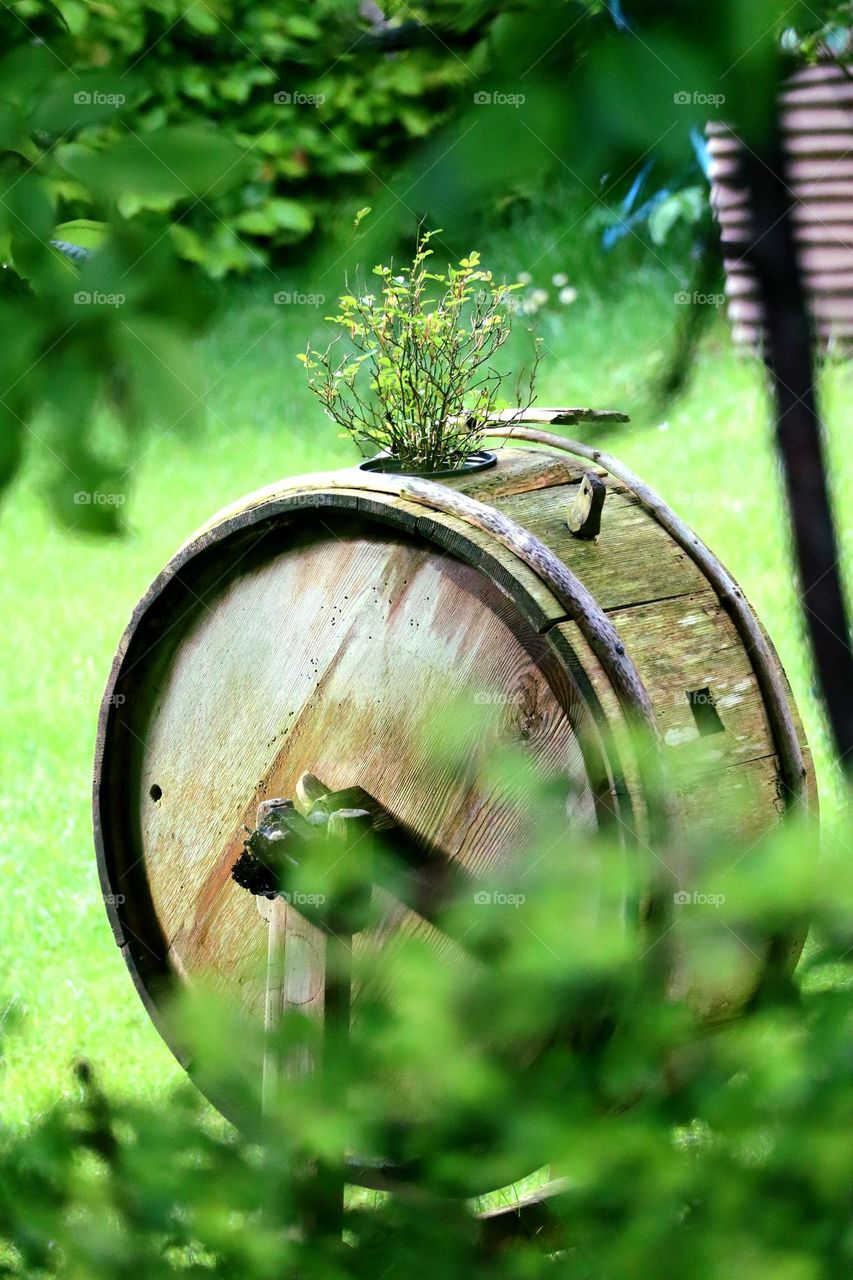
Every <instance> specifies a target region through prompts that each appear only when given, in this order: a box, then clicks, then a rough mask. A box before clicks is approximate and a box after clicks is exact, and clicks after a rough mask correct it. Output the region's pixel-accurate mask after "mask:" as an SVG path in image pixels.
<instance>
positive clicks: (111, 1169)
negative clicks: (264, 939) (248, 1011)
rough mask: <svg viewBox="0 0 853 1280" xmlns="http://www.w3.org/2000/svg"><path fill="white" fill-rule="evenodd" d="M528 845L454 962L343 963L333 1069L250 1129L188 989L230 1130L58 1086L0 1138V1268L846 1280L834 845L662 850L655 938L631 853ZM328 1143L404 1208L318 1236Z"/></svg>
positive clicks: (230, 1070) (840, 967)
mask: <svg viewBox="0 0 853 1280" xmlns="http://www.w3.org/2000/svg"><path fill="white" fill-rule="evenodd" d="M542 803H543V806H544V809H546V810H547V812H548V820H549V821H550V820H551V819H553V818H554V814H555V813H557V814H558V813H559V805H560V803H561V802H560V800H559V797H558V796H557V794H556V792H555V794H554V795H553V796H551V797H545V798H544V799H543V802H542ZM546 831H547V823H545V822H543V825H542V829H541V831H540V832H539V838H540V840H541V841H542V842H540V843H534V844H532V845H531V847H530V848H529V849H528V850H526V851H525V856H524V858H523V859H522V860H521V861H520V862H519V864H518V865H519V867H523V871H522V873H521V874H519V870H518V868H517V869H516V871H515V873H512V872H508V873H507V874H506V875H505V876H504V877H503V878H502V879H501V880H497V881H482V882H480V883H479V885H478V889H477V892H476V894H474V895H471V894H469V895H468V896H467V898H466V899H465V900H459V901H458V902H456V903H455V904H454V905H453V906H452V907H451V908H450V909H449V910H448V911H447V912H446V913H445V914H444V915H443V916H442V918H441V921H440V927H441V929H442V931H443V932H445V933H446V934H447V935H449V937H450V938H452V939H454V940H455V943H454V947H455V948H456V950H455V951H454V950H453V949H450V950H449V949H448V947H447V945H446V944H445V945H444V946H443V948H441V949H437V948H436V945H435V943H434V941H433V940H432V939H431V937H430V936H429V935H428V934H425V933H424V931H423V930H421V931H420V932H419V933H418V934H415V935H411V936H409V937H408V938H407V939H406V940H405V941H399V942H396V943H395V944H394V945H393V946H391V945H386V946H384V947H382V948H381V949H374V950H371V949H369V948H367V947H363V948H360V949H357V951H356V953H355V961H354V963H355V978H356V983H357V985H358V987H359V992H360V994H359V996H358V999H357V1003H356V1016H355V1020H354V1024H353V1030H352V1039H351V1043H350V1045H349V1047H348V1050H347V1052H346V1053H345V1054H341V1055H340V1056H338V1057H335V1058H334V1059H331V1060H329V1061H328V1062H327V1066H326V1069H325V1070H324V1071H322V1072H320V1071H318V1072H315V1073H313V1074H310V1075H307V1076H302V1077H300V1078H294V1079H291V1080H290V1081H289V1082H288V1084H287V1085H286V1087H284V1088H282V1089H281V1090H280V1093H279V1094H278V1096H277V1097H276V1098H275V1099H274V1102H273V1105H272V1106H271V1107H270V1108H269V1110H268V1111H267V1114H266V1115H265V1116H263V1117H262V1115H261V1107H260V1071H259V1068H258V1062H259V1061H260V1056H261V1051H262V1047H263V1046H262V1044H261V1040H260V1036H259V1033H258V1031H257V1028H256V1026H255V1025H252V1024H248V1025H247V1024H246V1023H245V1021H244V1020H243V1019H242V1018H241V1015H240V1014H239V1013H237V1012H236V1011H235V1010H233V1009H227V1008H225V1007H223V1005H222V1004H221V1002H219V1001H216V1000H213V999H212V998H210V997H208V998H206V999H202V998H200V997H198V996H196V997H195V998H193V999H192V1000H189V999H187V1000H185V1001H184V1002H182V1003H181V1004H179V1005H178V1006H177V1007H176V1008H175V1009H173V1011H172V1014H171V1015H170V1016H171V1019H172V1020H173V1022H174V1024H175V1025H180V1028H181V1037H182V1040H183V1043H184V1045H185V1047H186V1046H187V1045H189V1046H191V1049H192V1058H193V1063H194V1071H195V1076H196V1079H197V1081H198V1083H199V1084H200V1085H202V1087H203V1088H204V1089H205V1090H206V1091H207V1093H208V1094H209V1095H211V1096H218V1097H225V1098H227V1099H228V1100H229V1109H230V1111H231V1112H232V1114H235V1115H236V1116H237V1118H238V1119H239V1122H240V1128H239V1131H238V1130H232V1129H230V1128H227V1127H226V1126H224V1124H223V1123H222V1122H221V1121H218V1120H216V1119H214V1118H212V1117H211V1115H210V1113H209V1111H208V1110H207V1109H206V1108H205V1107H204V1105H203V1104H202V1103H201V1101H200V1099H199V1098H198V1096H197V1095H195V1093H194V1092H193V1091H192V1090H191V1089H185V1090H182V1091H180V1092H179V1093H178V1094H177V1095H176V1096H175V1097H174V1098H173V1099H172V1100H171V1103H170V1104H169V1105H168V1106H165V1107H164V1106H158V1107H157V1108H156V1109H154V1108H149V1107H145V1106H140V1105H137V1104H136V1103H134V1102H132V1101H128V1100H126V1099H125V1100H113V1099H108V1098H107V1097H105V1096H104V1095H103V1094H102V1092H101V1091H100V1090H99V1088H98V1086H97V1083H96V1082H95V1081H94V1080H93V1079H92V1073H91V1070H90V1069H89V1068H86V1067H81V1068H80V1069H79V1071H78V1083H77V1087H76V1090H75V1091H74V1092H75V1096H74V1097H73V1098H71V1099H70V1101H68V1102H65V1103H62V1104H58V1105H57V1106H56V1107H55V1108H54V1109H53V1110H52V1111H51V1112H49V1113H48V1114H46V1115H44V1116H43V1117H42V1118H41V1119H40V1120H39V1121H37V1122H36V1123H35V1124H34V1125H33V1126H32V1128H31V1129H29V1130H28V1131H27V1132H25V1133H21V1132H6V1133H4V1134H2V1135H0V1272H2V1274H4V1275H8V1276H14V1277H22V1278H23V1277H25V1278H26V1280H38V1278H39V1277H46V1276H62V1277H68V1278H74V1280H76V1278H77V1277H84V1276H85V1277H87V1280H90V1278H91V1280H107V1278H110V1280H113V1278H116V1280H118V1277H124V1276H126V1275H127V1274H133V1275H138V1276H140V1277H143V1278H145V1280H147V1278H149V1277H152V1278H154V1277H157V1278H158V1280H159V1278H160V1277H167V1276H172V1275H182V1276H222V1277H226V1276H227V1277H236V1276H240V1277H243V1280H273V1277H276V1278H278V1277H281V1276H285V1275H298V1276H300V1277H317V1278H319V1277H329V1278H332V1277H336V1278H337V1277H365V1280H367V1278H368V1277H369V1278H370V1280H375V1277H376V1276H384V1277H395V1276H400V1277H405V1278H406V1280H418V1278H419V1277H424V1280H426V1277H430V1278H431V1277H434V1276H441V1277H443V1278H446V1280H453V1278H454V1277H459V1280H469V1278H470V1277H479V1276H482V1277H486V1276H488V1277H490V1280H494V1278H495V1277H497V1278H498V1280H500V1278H503V1277H505V1278H506V1280H510V1278H512V1280H520V1278H521V1277H538V1276H546V1275H548V1276H566V1277H571V1280H634V1277H636V1276H637V1275H646V1274H649V1275H655V1276H658V1275H659V1276H666V1277H671V1278H672V1280H681V1278H682V1277H683V1280H696V1277H697V1276H701V1277H703V1280H729V1278H730V1277H731V1276H732V1275H745V1276H749V1277H751V1278H752V1277H754V1278H755V1280H759V1278H762V1280H763V1278H764V1277H767V1280H770V1278H771V1277H773V1280H778V1278H779V1277H784V1278H785V1280H837V1278H838V1277H839V1276H841V1275H845V1274H848V1273H849V1270H850V1267H851V1264H853V1219H851V1193H852V1192H853V1147H851V1144H850V1143H849V1141H848V1137H847V1129H848V1122H849V1115H850V1108H851V1104H853V1053H851V1031H853V964H851V937H853V869H851V863H850V856H849V848H850V834H851V832H850V829H849V826H848V827H847V828H846V829H841V830H839V831H837V832H836V833H835V834H834V835H830V836H828V837H825V838H824V848H823V852H822V859H821V861H820V862H818V861H817V859H816V857H815V855H816V847H815V846H816V836H815V833H814V831H813V830H811V829H808V828H806V827H804V826H800V825H797V824H794V825H792V826H791V827H789V828H788V829H787V830H785V831H783V832H781V833H777V834H776V835H774V836H771V837H768V838H766V839H764V840H762V841H759V842H758V843H753V844H751V845H749V846H747V845H738V844H737V843H736V842H732V841H731V840H728V841H726V842H708V844H707V845H706V846H704V847H693V848H689V849H688V848H687V847H685V845H684V842H683V840H682V841H681V842H680V843H678V844H676V845H675V846H674V847H673V848H672V849H670V851H669V854H668V855H667V856H668V857H675V858H677V859H678V860H679V862H680V863H681V864H683V865H686V866H690V867H692V868H693V871H692V873H689V874H688V875H687V876H686V877H684V878H681V880H680V883H681V890H680V891H679V892H678V893H677V894H675V895H672V894H671V895H670V902H669V906H668V909H667V917H668V919H667V921H666V922H665V923H664V922H662V920H661V919H660V918H659V919H658V920H657V921H656V922H655V923H654V924H653V923H652V921H651V919H650V918H648V917H646V919H645V922H644V920H643V915H642V913H641V915H640V916H639V917H638V915H637V912H636V910H631V909H630V904H631V903H632V902H633V903H635V904H636V902H637V901H638V899H639V898H641V897H642V893H643V889H644V886H647V884H648V878H649V877H650V876H651V875H652V874H653V867H649V866H643V863H642V859H641V857H640V856H639V851H636V850H635V851H632V857H631V858H630V859H626V858H625V856H624V851H619V850H615V849H611V850H608V848H607V846H606V845H604V844H603V843H602V842H598V843H596V844H595V845H594V846H593V845H584V844H583V842H580V841H575V842H573V844H572V847H571V856H570V857H568V856H566V853H567V850H566V846H565V843H564V842H560V841H558V842H554V840H553V839H551V840H547V839H546ZM551 835H552V836H553V829H551ZM634 853H637V854H638V856H637V857H634ZM534 855H536V856H534ZM537 858H538V860H537ZM650 862H652V860H651V859H650ZM655 865H657V864H653V866H655ZM700 868H701V871H700ZM654 874H655V875H656V878H657V879H659V876H657V874H656V873H654ZM305 885H306V887H307V886H308V885H309V880H308V879H306V881H305ZM315 887H316V886H315ZM806 915H808V916H811V918H812V921H813V935H812V942H811V943H810V945H809V948H808V950H807V952H806V957H805V959H804V960H803V961H802V962H801V964H800V966H799V970H798V973H797V976H796V980H792V978H791V975H790V972H789V969H788V967H787V966H786V965H785V964H784V963H776V964H775V965H774V964H772V963H771V964H765V963H764V961H766V958H767V955H768V944H767V939H768V938H769V937H780V936H785V935H786V934H787V935H793V936H796V934H797V933H798V932H800V931H801V929H802V924H803V919H804V917H805V916H806ZM673 939H675V942H674V943H673ZM461 955H464V956H465V957H466V959H465V962H464V963H463V962H460V956H461ZM686 956H689V962H688V964H687V968H689V969H690V971H691V973H692V975H693V976H692V979H691V981H690V982H685V981H684V972H685V957H686ZM679 957H680V958H679ZM664 958H665V963H664ZM454 960H455V963H454ZM746 969H748V970H749V971H750V972H751V973H752V974H753V975H755V974H756V973H758V972H760V971H761V970H762V969H763V971H764V980H763V982H761V983H760V984H759V987H758V992H757V995H756V996H754V997H753V998H752V999H751V1001H750V1002H749V1003H748V1005H747V1007H746V1008H745V1009H744V1011H743V1016H741V1017H740V1018H739V1019H737V1020H723V1021H718V1022H717V1023H716V1024H709V1023H708V1021H707V1018H705V1017H703V1016H702V1000H701V998H697V992H698V990H699V988H701V987H704V988H712V987H723V986H724V987H726V988H728V989H729V990H731V989H732V986H733V985H736V984H737V979H738V974H742V973H743V972H744V970H746ZM677 972H680V973H681V978H680V979H679V978H676V977H674V974H676V973H677ZM129 998H130V993H129ZM318 1037H319V1032H318V1027H317V1024H315V1023H314V1022H312V1021H311V1020H310V1019H308V1018H305V1017H304V1016H302V1015H300V1014H298V1013H296V1012H291V1013H288V1014H287V1015H286V1016H285V1019H284V1021H283V1023H282V1025H281V1029H280V1032H279V1033H278V1035H277V1038H276V1041H275V1045H274V1048H275V1051H276V1052H277V1053H278V1054H280V1055H282V1056H283V1057H285V1058H287V1056H288V1055H291V1054H294V1053H297V1052H301V1051H302V1050H303V1049H307V1051H308V1052H309V1053H311V1054H318V1052H319V1043H320V1041H319V1038H318ZM269 1047H270V1046H269V1045H268V1046H267V1048H268V1049H269ZM345 1150H346V1151H349V1152H350V1153H352V1152H359V1153H360V1154H361V1155H362V1157H363V1158H364V1160H363V1166H368V1165H369V1168H370V1170H371V1171H372V1172H371V1173H370V1176H369V1178H368V1180H373V1181H375V1179H376V1169H377V1168H378V1167H379V1165H380V1164H381V1162H382V1161H381V1158H382V1157H384V1158H386V1160H390V1161H393V1162H394V1170H395V1172H394V1178H395V1179H396V1180H397V1186H398V1190H399V1189H400V1187H404V1190H403V1193H402V1194H397V1193H392V1194H384V1193H382V1194H380V1193H378V1192H374V1191H369V1190H366V1189H364V1188H363V1187H362V1188H361V1189H351V1190H350V1192H349V1193H348V1198H347V1212H346V1215H345V1218H346V1223H345V1230H344V1234H343V1240H341V1238H340V1236H339V1234H336V1233H335V1231H334V1230H330V1229H328V1220H327V1219H325V1218H324V1217H323V1215H322V1213H320V1214H319V1216H317V1215H316V1207H317V1204H318V1195H319V1194H320V1189H321V1186H322V1183H321V1181H320V1180H319V1179H320V1175H324V1174H327V1173H331V1174H335V1173H337V1174H338V1175H339V1174H340V1173H341V1170H342V1168H343V1163H342V1161H343V1157H342V1155H341V1153H342V1152H344V1151H345ZM545 1165H547V1166H548V1170H547V1171H543V1169H542V1167H543V1166H545ZM349 1167H350V1168H352V1165H351V1164H350V1166H349ZM389 1167H390V1166H389V1165H387V1164H386V1165H385V1168H386V1172H387V1169H388V1168H389ZM537 1170H539V1171H540V1172H539V1174H538V1176H537V1177H527V1178H526V1181H525V1182H524V1184H523V1185H521V1186H517V1187H516V1188H515V1190H506V1191H504V1192H502V1193H500V1194H490V1195H488V1196H487V1197H486V1198H485V1199H483V1198H482V1195H483V1193H485V1192H487V1191H489V1192H496V1191H497V1189H498V1188H500V1187H508V1184H511V1183H514V1182H515V1183H517V1182H518V1180H519V1179H521V1178H524V1177H525V1175H533V1174H535V1173H536V1171H537ZM546 1177H549V1178H550V1179H551V1182H552V1184H553V1183H554V1182H556V1181H557V1180H558V1179H559V1180H560V1181H559V1183H558V1185H557V1186H556V1187H555V1186H553V1185H552V1187H551V1189H552V1190H558V1191H559V1194H558V1195H557V1196H556V1197H554V1198H552V1199H550V1201H549V1208H548V1211H547V1212H546V1214H545V1215H544V1217H543V1219H542V1220H541V1221H540V1222H539V1223H538V1226H537V1227H536V1228H535V1229H534V1228H533V1227H532V1226H531V1225H530V1223H529V1222H528V1221H527V1220H525V1219H524V1218H518V1217H517V1216H515V1213H514V1210H515V1209H516V1208H517V1206H518V1201H517V1196H518V1195H519V1193H521V1194H522V1195H523V1194H530V1193H531V1189H532V1188H534V1187H536V1186H537V1185H538V1186H541V1185H542V1183H543V1181H544V1179H545V1178H546ZM478 1197H479V1198H478ZM501 1206H503V1207H504V1208H505V1209H507V1210H508V1211H509V1212H508V1213H507V1214H506V1215H502V1216H501V1217H500V1218H495V1217H492V1218H491V1219H485V1220H484V1219H482V1218H479V1217H477V1214H478V1213H480V1212H483V1211H489V1212H493V1211H494V1210H496V1209H497V1208H499V1207H501ZM306 1224H307V1225H306Z"/></svg>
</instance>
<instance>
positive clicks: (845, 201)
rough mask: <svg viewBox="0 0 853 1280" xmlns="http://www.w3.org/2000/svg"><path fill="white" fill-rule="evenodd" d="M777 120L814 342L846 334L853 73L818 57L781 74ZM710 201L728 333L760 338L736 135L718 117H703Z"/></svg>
mask: <svg viewBox="0 0 853 1280" xmlns="http://www.w3.org/2000/svg"><path fill="white" fill-rule="evenodd" d="M779 114H780V123H781V126H782V132H783V140H784V146H785V149H786V152H787V162H788V175H787V176H788V182H789V185H790V191H791V197H792V216H793V223H794V234H795V237H796V242H797V247H798V253H799V260H800V265H801V269H802V272H803V278H804V281H805V286H806V291H807V295H808V299H809V303H810V307H811V312H812V318H813V322H814V327H815V332H816V334H817V336H818V338H819V339H820V341H821V343H822V344H823V345H826V344H827V343H829V342H830V340H834V341H835V342H836V343H838V344H840V345H841V346H843V347H848V346H849V345H850V343H851V342H853V74H851V69H850V68H849V67H844V66H839V65H838V64H836V63H831V62H828V63H821V64H819V65H817V66H812V67H804V68H802V69H800V70H799V71H797V72H795V74H794V75H793V76H791V77H790V79H789V80H788V81H787V82H786V84H785V86H784V89H783V92H782V95H781V101H780V112H779ZM708 134H709V140H708V145H709V149H710V154H711V203H712V206H713V208H714V211H715V213H716V216H717V219H718V221H719V224H720V231H721V236H722V244H723V258H724V263H725V270H726V280H727V292H728V295H729V315H730V317H731V320H732V327H733V334H734V337H735V340H736V341H737V342H741V343H744V344H746V345H748V346H750V347H752V348H754V349H758V348H759V347H760V345H761V330H762V327H763V316H762V309H761V301H760V299H759V296H758V284H757V281H756V279H755V275H754V273H753V271H752V269H751V267H750V266H749V264H748V263H747V262H746V260H745V258H744V254H745V252H746V250H747V248H748V246H749V243H750V238H751V234H752V228H751V226H750V215H749V207H748V202H747V195H746V191H745V190H744V188H743V187H742V186H741V184H740V180H739V175H738V163H739V157H740V155H741V152H742V144H741V142H740V141H739V139H738V138H737V137H736V135H735V134H734V133H732V131H731V130H730V129H729V128H728V127H727V126H726V125H725V124H722V123H713V124H711V125H709V126H708Z"/></svg>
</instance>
